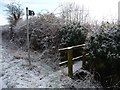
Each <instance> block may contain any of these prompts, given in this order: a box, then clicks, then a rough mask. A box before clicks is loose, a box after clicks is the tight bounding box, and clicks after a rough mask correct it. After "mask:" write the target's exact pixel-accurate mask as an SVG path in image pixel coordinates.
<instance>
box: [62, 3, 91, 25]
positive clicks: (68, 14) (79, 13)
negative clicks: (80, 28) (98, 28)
mask: <svg viewBox="0 0 120 90" xmlns="http://www.w3.org/2000/svg"><path fill="white" fill-rule="evenodd" d="M61 6H62V8H61V17H62V19H63V20H65V22H69V21H70V22H71V21H75V22H80V23H86V22H87V20H88V18H89V13H88V10H85V8H84V7H83V6H82V7H79V6H78V5H76V4H75V3H66V4H65V5H61Z"/></svg>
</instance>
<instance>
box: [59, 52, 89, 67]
mask: <svg viewBox="0 0 120 90" xmlns="http://www.w3.org/2000/svg"><path fill="white" fill-rule="evenodd" d="M85 55H86V56H88V55H89V53H87V54H85ZM82 57H83V55H82V56H78V57H75V58H73V59H72V61H73V63H74V62H75V61H81V60H78V59H80V58H82ZM67 63H68V61H63V62H61V63H59V65H60V66H62V65H65V64H67Z"/></svg>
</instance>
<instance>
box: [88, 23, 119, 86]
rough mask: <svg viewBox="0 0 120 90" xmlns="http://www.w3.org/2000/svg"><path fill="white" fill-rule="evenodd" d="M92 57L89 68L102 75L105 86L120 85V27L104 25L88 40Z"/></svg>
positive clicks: (102, 82)
mask: <svg viewBox="0 0 120 90" xmlns="http://www.w3.org/2000/svg"><path fill="white" fill-rule="evenodd" d="M87 47H88V49H89V53H90V57H89V61H88V67H87V69H88V68H90V69H92V70H93V69H95V71H96V72H98V73H99V74H100V76H101V84H102V85H103V86H104V87H112V86H115V85H118V82H119V81H120V68H119V66H120V29H119V28H118V27H117V26H111V27H108V26H107V27H106V26H105V25H102V26H101V27H100V28H99V29H98V30H97V31H96V32H95V33H93V34H91V36H90V37H89V39H88V41H87Z"/></svg>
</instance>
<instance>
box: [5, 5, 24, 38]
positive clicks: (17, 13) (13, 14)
mask: <svg viewBox="0 0 120 90" xmlns="http://www.w3.org/2000/svg"><path fill="white" fill-rule="evenodd" d="M6 8H7V9H6V10H5V11H6V12H7V15H8V17H7V19H8V21H9V25H10V29H11V37H12V36H13V27H14V26H15V25H16V24H17V22H18V21H19V20H20V19H22V16H23V15H24V14H23V9H22V8H21V5H20V4H19V3H11V4H7V5H6Z"/></svg>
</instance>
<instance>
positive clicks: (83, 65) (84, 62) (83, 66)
mask: <svg viewBox="0 0 120 90" xmlns="http://www.w3.org/2000/svg"><path fill="white" fill-rule="evenodd" d="M85 65H86V54H85V50H83V60H82V68H83V69H84V68H85Z"/></svg>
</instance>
